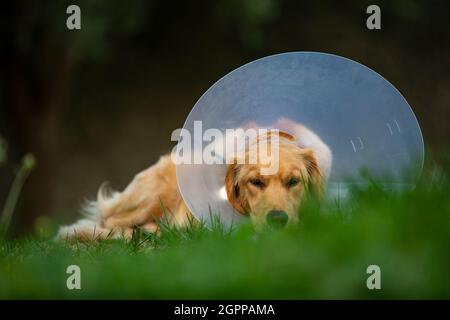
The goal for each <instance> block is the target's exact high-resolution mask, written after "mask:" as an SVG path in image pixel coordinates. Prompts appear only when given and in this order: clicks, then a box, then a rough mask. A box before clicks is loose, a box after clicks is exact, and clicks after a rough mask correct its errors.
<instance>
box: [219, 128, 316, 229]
mask: <svg viewBox="0 0 450 320" xmlns="http://www.w3.org/2000/svg"><path fill="white" fill-rule="evenodd" d="M257 141H258V142H261V141H265V142H267V143H268V144H269V145H270V144H271V143H273V140H272V139H271V136H270V135H267V136H265V137H262V138H261V137H259V138H258V139H257ZM276 141H277V148H274V149H273V150H274V151H275V152H278V156H277V157H273V156H271V153H269V154H268V157H270V161H277V163H276V167H277V168H278V170H276V172H275V173H273V174H262V170H261V169H262V168H264V167H265V166H267V163H268V162H267V159H262V158H261V157H260V156H259V155H258V156H257V157H256V159H257V161H256V163H253V164H251V163H249V162H250V161H248V159H249V158H250V157H251V152H252V151H250V150H247V151H246V152H245V153H244V155H243V156H244V157H245V159H246V160H247V161H238V160H237V159H236V160H235V161H234V162H233V163H231V164H230V165H229V166H228V169H227V175H226V178H225V187H226V191H227V196H228V200H229V201H230V203H231V205H232V206H233V207H234V209H235V210H236V211H238V212H240V213H242V214H246V215H249V216H250V218H251V220H252V222H253V224H254V226H255V227H256V228H257V229H260V228H261V227H262V226H263V225H264V224H265V223H266V222H268V223H270V224H275V225H285V224H286V223H289V222H296V221H297V219H298V209H299V206H300V204H301V201H302V199H304V198H305V195H306V194H307V192H309V191H311V192H314V193H315V194H316V195H317V196H319V197H321V196H322V194H323V188H324V181H323V178H322V174H321V172H320V169H319V166H318V163H317V160H316V157H315V155H314V152H313V151H312V150H311V149H304V148H300V147H299V146H298V145H297V143H296V142H295V138H294V137H293V136H291V135H289V134H287V133H283V132H280V134H279V138H278V139H277V140H276ZM269 149H271V148H269ZM271 150H272V149H271ZM274 151H272V152H274ZM253 152H254V151H253ZM272 165H273V163H272Z"/></svg>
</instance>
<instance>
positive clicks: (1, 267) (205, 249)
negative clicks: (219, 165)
mask: <svg viewBox="0 0 450 320" xmlns="http://www.w3.org/2000/svg"><path fill="white" fill-rule="evenodd" d="M429 180H430V179H424V181H423V182H421V183H420V185H419V186H418V187H417V188H416V189H415V190H413V191H404V192H402V193H401V194H391V193H388V192H384V191H381V190H380V189H379V188H377V187H376V186H373V187H371V188H370V190H365V191H362V190H354V191H353V192H352V194H351V200H350V201H348V202H347V203H340V204H337V203H334V204H328V205H323V204H322V205H321V206H319V205H318V204H317V203H315V202H313V201H310V202H309V203H307V204H306V205H305V206H304V207H303V208H302V210H301V223H300V224H299V225H297V226H291V227H289V228H286V229H284V230H267V231H265V232H262V233H255V232H254V231H253V230H252V227H251V225H249V224H245V223H244V224H242V225H239V226H237V227H236V228H234V229H233V230H232V231H231V232H230V230H227V229H225V228H222V227H221V226H220V225H216V226H215V227H214V228H213V230H207V229H206V228H204V227H191V228H187V229H185V230H176V229H175V228H173V227H167V226H163V227H162V229H163V230H162V233H161V235H157V236H156V235H151V234H150V235H146V234H138V233H136V235H135V237H134V238H133V239H132V240H131V241H126V240H109V241H105V242H102V243H91V244H83V243H76V244H73V245H68V244H64V243H54V242H52V241H51V240H49V239H48V237H47V238H46V237H39V236H35V237H32V238H29V239H25V240H20V241H6V242H2V243H1V246H0V298H64V299H66V298H67V299H76V298H159V299H165V298H173V299H177V298H179V299H187V298H194V299H195V298H212V299H220V298H224V299H233V298H235V299H241V298H244V299H252V298H255V299H259V298H261V299H265V298H268V299H269V298H270V299H272V298H273V299H282V298H287V299H291V298H292V299H298V298H307V299H309V298H331V299H335V298H369V299H372V298H381V299H386V298H447V299H448V298H450V183H449V179H446V178H442V179H439V181H437V182H433V183H430V182H429ZM74 264H75V265H78V266H80V268H81V290H68V289H67V287H66V280H67V278H68V277H69V275H68V274H67V273H66V268H67V267H68V266H69V265H74ZM369 265H378V266H379V267H380V268H381V290H368V289H367V286H366V280H367V278H368V277H369V275H368V274H367V273H366V269H367V267H368V266H369Z"/></svg>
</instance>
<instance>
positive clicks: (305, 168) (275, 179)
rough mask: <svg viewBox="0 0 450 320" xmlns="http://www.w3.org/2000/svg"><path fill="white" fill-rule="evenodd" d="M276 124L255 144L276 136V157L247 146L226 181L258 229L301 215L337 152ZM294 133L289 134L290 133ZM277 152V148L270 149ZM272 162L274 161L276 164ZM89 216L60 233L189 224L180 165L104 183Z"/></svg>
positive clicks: (162, 164) (118, 232)
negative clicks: (111, 186)
mask: <svg viewBox="0 0 450 320" xmlns="http://www.w3.org/2000/svg"><path fill="white" fill-rule="evenodd" d="M274 127H277V128H283V131H281V129H280V131H279V134H278V135H277V136H276V139H275V137H274V136H273V135H272V134H265V135H259V136H257V139H256V140H255V141H253V142H251V143H253V144H254V143H256V144H258V143H261V142H264V143H266V144H268V145H269V146H270V145H271V144H272V143H274V142H275V141H276V148H274V149H272V148H269V149H270V150H275V152H277V153H278V156H277V157H271V156H272V155H271V153H270V152H269V153H268V154H267V155H266V156H265V157H269V158H270V159H264V157H263V156H260V155H259V154H258V155H257V156H256V158H255V159H256V162H253V163H251V161H246V160H248V159H249V158H250V157H251V156H253V155H252V154H251V152H253V151H252V150H255V149H254V148H246V149H245V151H244V152H243V153H242V154H241V155H239V156H236V158H235V159H234V160H233V161H232V162H231V163H230V164H228V165H227V173H226V177H225V181H224V185H225V189H226V193H227V197H228V201H229V202H230V204H231V205H232V207H233V208H234V209H235V210H236V211H237V212H239V213H241V214H243V215H247V216H249V217H250V219H251V221H252V223H253V225H254V226H255V228H256V229H257V230H259V229H261V228H262V227H263V226H264V225H265V224H267V223H268V224H272V225H278V226H284V225H285V224H288V223H295V222H296V221H297V220H298V210H299V206H300V204H301V202H302V200H303V199H304V198H305V196H306V193H307V192H308V191H311V192H314V193H315V194H316V195H317V196H318V197H321V196H322V195H323V193H324V188H325V183H326V179H327V177H328V175H329V172H330V168H331V162H332V155H331V151H330V149H329V148H328V146H327V145H326V144H325V143H324V142H323V141H322V140H321V139H320V138H319V137H318V136H317V135H316V134H315V133H314V132H312V131H311V130H310V129H308V128H306V127H305V126H303V125H300V124H298V123H295V122H292V121H290V120H287V119H280V120H278V122H277V123H276V124H275V126H274ZM288 132H289V133H288ZM271 152H274V151H271ZM274 159H276V161H277V163H276V166H277V168H278V170H277V171H276V172H275V173H273V174H266V175H264V174H262V173H261V172H262V170H261V169H262V168H264V166H267V165H268V163H270V161H275V160H274ZM271 165H273V163H271ZM83 211H84V214H85V215H86V218H85V219H81V220H79V221H78V222H76V223H75V224H73V225H70V226H63V227H61V228H60V230H59V232H58V235H57V238H59V239H74V238H76V239H79V240H93V239H104V238H117V237H127V238H129V237H131V236H132V234H133V230H134V229H135V228H142V229H144V230H145V231H148V232H156V231H157V230H158V221H159V220H160V219H163V218H164V219H167V220H169V222H170V223H173V224H175V225H177V226H181V227H182V226H185V225H186V224H187V223H188V221H189V220H190V219H191V218H192V216H191V212H190V211H189V209H188V207H187V206H186V204H185V202H184V201H183V198H182V197H181V194H180V191H179V190H178V185H177V178H176V165H175V163H174V162H173V160H172V158H171V156H170V155H164V156H162V157H161V158H160V159H159V161H158V162H157V163H156V164H154V165H152V166H151V167H149V168H148V169H146V170H144V171H142V172H140V173H139V174H137V175H136V176H135V178H134V179H133V180H132V181H131V183H130V184H129V185H128V186H127V187H126V188H125V190H123V191H122V192H109V191H108V190H107V188H106V187H105V186H104V185H103V186H102V187H100V189H99V192H98V195H97V201H95V202H91V203H89V204H88V206H86V207H85V208H84V210H83Z"/></svg>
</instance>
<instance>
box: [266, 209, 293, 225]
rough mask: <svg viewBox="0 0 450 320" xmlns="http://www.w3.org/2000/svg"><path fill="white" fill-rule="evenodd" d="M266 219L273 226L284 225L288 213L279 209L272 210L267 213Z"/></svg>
mask: <svg viewBox="0 0 450 320" xmlns="http://www.w3.org/2000/svg"><path fill="white" fill-rule="evenodd" d="M266 221H267V223H268V224H269V225H271V226H273V227H284V226H285V225H286V223H287V222H288V215H287V213H286V212H284V211H281V210H272V211H270V212H269V213H268V214H267V216H266Z"/></svg>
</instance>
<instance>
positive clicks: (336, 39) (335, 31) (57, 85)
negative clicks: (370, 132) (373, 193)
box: [0, 0, 450, 234]
mask: <svg viewBox="0 0 450 320" xmlns="http://www.w3.org/2000/svg"><path fill="white" fill-rule="evenodd" d="M70 4H77V5H79V6H80V8H81V23H82V29H81V30H73V31H71V30H68V29H67V28H66V19H67V17H68V15H67V14H66V8H67V7H68V6H69V5H70ZM370 4H377V5H379V6H380V7H381V20H382V22H381V25H382V29H381V30H373V31H371V30H368V29H367V28H366V19H367V17H368V14H366V8H367V6H368V5H370ZM0 8H1V16H0V18H1V19H0V25H1V31H0V32H1V34H2V55H3V57H2V58H1V62H0V63H1V69H0V81H1V85H0V88H1V89H0V90H1V91H0V98H1V100H0V136H1V137H3V140H4V141H6V142H7V144H8V153H7V158H6V160H5V161H3V162H2V163H0V179H1V180H0V208H1V207H2V206H3V203H4V201H5V199H6V197H7V194H8V192H9V190H10V187H11V184H12V182H13V180H14V177H15V173H16V171H17V168H18V164H19V163H20V161H21V159H22V157H23V155H24V154H25V153H26V152H32V153H33V154H34V155H35V157H36V167H35V169H34V170H33V171H32V173H31V175H30V176H29V179H28V180H27V181H26V183H25V185H24V188H23V190H22V193H21V195H20V198H19V202H18V206H17V208H16V210H15V213H14V219H13V221H14V230H15V233H16V234H24V233H26V232H28V231H31V230H33V229H34V228H36V221H39V219H37V218H38V217H42V216H44V217H51V218H52V219H55V218H56V219H57V220H59V221H64V222H70V221H71V220H72V219H75V218H76V216H77V215H78V209H79V205H80V203H81V201H82V200H83V199H84V198H94V197H95V195H96V191H97V189H98V187H99V185H100V184H101V183H102V182H103V181H110V182H111V183H112V186H113V187H115V188H118V189H121V188H123V187H124V186H125V185H126V184H127V183H128V182H129V181H130V179H131V178H132V177H133V176H134V174H136V173H137V172H138V171H140V170H142V169H144V168H146V167H147V166H149V165H150V164H152V163H153V162H154V161H155V160H157V158H158V157H159V155H160V154H161V153H164V152H168V151H169V150H170V149H171V148H172V146H173V143H172V142H171V141H170V134H171V132H172V131H173V130H174V129H175V128H178V127H181V126H182V124H183V121H184V120H185V118H186V116H187V114H188V112H189V111H190V109H191V108H192V106H193V105H194V103H195V102H196V100H197V99H198V98H199V97H200V96H201V95H202V93H203V92H204V91H205V90H206V89H207V88H208V87H209V86H210V85H212V84H213V83H214V82H215V81H216V80H218V79H219V78H220V77H222V76H223V75H225V74H226V73H228V72H230V71H231V70H233V69H235V68H237V67H239V66H241V65H243V64H245V63H247V62H249V61H251V60H254V59H257V58H261V57H263V56H267V55H271V54H275V53H280V52H286V51H305V50H310V51H323V52H329V53H334V54H338V55H341V56H345V57H348V58H350V59H353V60H356V61H358V62H361V63H363V64H365V65H367V66H368V67H370V68H372V69H374V70H375V71H377V72H379V73H380V74H382V75H383V76H384V77H385V78H386V79H388V80H389V81H390V82H391V83H393V84H394V85H395V86H396V87H397V88H398V89H399V90H400V91H401V92H402V94H403V95H404V96H405V98H406V99H407V100H408V102H409V103H410V105H411V106H412V108H413V110H414V112H415V113H416V116H417V118H418V120H419V122H420V124H421V126H422V130H423V134H424V138H425V142H426V146H427V148H428V150H433V151H435V152H442V150H444V151H445V150H447V149H448V147H449V142H448V137H449V136H450V126H449V125H447V122H448V121H449V120H450V106H449V104H450V90H449V88H450V41H449V40H450V33H449V32H448V30H449V29H450V28H449V27H450V22H448V21H449V18H450V10H449V9H450V6H449V5H448V1H445V0H442V1H438V0H434V1H425V0H423V1H418V0H390V1H356V0H354V1H331V0H329V1H300V0H295V1H287V0H278V1H277V0H240V1H239V0H215V1H206V0H197V1H187V0H183V1H162V0H161V1H156V0H128V1H111V0H109V1H106V0H96V1H87V0H86V1H56V0H54V1H31V0H30V1H23V0H9V1H6V0H4V1H2V3H1V4H0ZM0 162H1V161H0Z"/></svg>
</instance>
